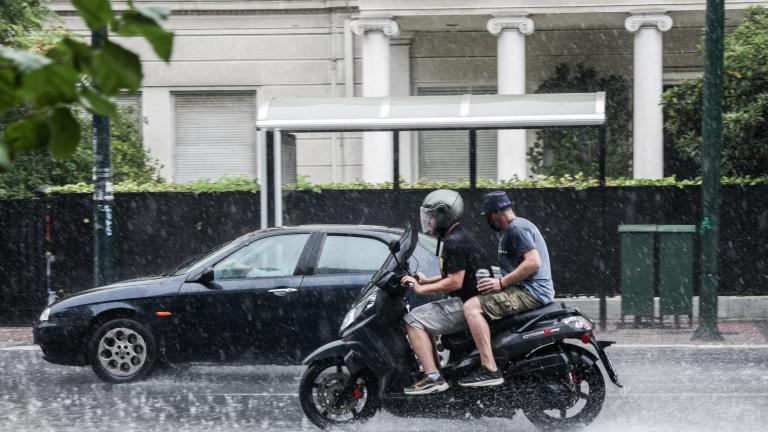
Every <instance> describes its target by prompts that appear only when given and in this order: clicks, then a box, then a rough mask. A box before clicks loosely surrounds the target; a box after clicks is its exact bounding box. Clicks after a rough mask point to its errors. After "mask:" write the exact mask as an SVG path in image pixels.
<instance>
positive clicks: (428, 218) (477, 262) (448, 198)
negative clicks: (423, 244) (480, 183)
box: [401, 189, 504, 395]
mask: <svg viewBox="0 0 768 432" xmlns="http://www.w3.org/2000/svg"><path fill="white" fill-rule="evenodd" d="M463 211H464V202H463V200H462V199H461V196H460V195H459V193H458V192H456V191H452V190H445V189H441V190H436V191H434V192H432V193H430V194H429V195H427V197H426V198H424V201H423V203H422V205H421V226H422V231H423V232H425V233H427V234H431V235H433V236H436V237H438V238H439V239H440V240H441V241H442V242H443V250H442V253H441V256H440V271H441V273H442V274H441V275H438V276H434V277H427V276H425V275H424V274H422V273H419V274H417V277H416V278H414V277H412V276H404V277H403V278H402V280H401V283H402V284H403V286H412V287H413V290H414V292H416V293H417V294H448V295H449V296H450V297H449V298H447V299H443V300H438V301H435V302H431V303H427V304H425V305H422V306H419V307H417V308H414V309H413V310H411V311H410V313H408V314H407V315H406V316H405V318H404V321H405V327H406V331H407V333H408V339H409V340H410V343H411V346H412V348H413V351H414V353H415V354H416V357H417V358H418V360H419V363H421V367H422V369H423V370H424V377H423V378H422V379H420V380H418V381H417V382H416V383H414V384H413V385H412V386H410V387H406V388H405V389H404V390H403V391H404V392H405V393H406V394H412V395H420V394H428V393H435V392H441V391H445V390H447V389H448V387H449V386H448V383H447V382H446V381H445V379H444V378H443V377H442V375H441V374H440V371H439V370H438V368H437V364H436V361H435V356H434V348H433V345H432V337H431V336H430V334H431V335H445V334H451V333H457V332H459V331H462V330H464V329H466V328H467V321H466V319H465V318H464V302H466V301H467V300H469V299H471V298H473V297H475V296H476V295H477V279H476V277H475V274H476V273H477V270H480V269H484V270H486V271H488V272H489V273H488V274H490V266H489V265H488V264H487V263H486V262H485V259H484V258H483V253H482V250H481V248H480V245H479V244H478V243H477V241H476V240H475V239H474V238H473V237H472V236H471V235H470V233H469V232H468V231H467V230H466V229H464V227H462V226H461V225H460V224H459V218H460V217H461V215H462V213H463ZM492 380H494V381H495V382H496V383H497V384H500V383H502V382H503V381H504V380H503V378H502V376H501V373H499V372H497V373H496V376H494V377H492Z"/></svg>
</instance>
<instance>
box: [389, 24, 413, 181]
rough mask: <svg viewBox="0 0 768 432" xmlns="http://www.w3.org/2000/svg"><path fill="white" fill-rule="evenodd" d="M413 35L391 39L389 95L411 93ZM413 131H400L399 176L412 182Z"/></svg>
mask: <svg viewBox="0 0 768 432" xmlns="http://www.w3.org/2000/svg"><path fill="white" fill-rule="evenodd" d="M412 41H413V35H401V36H400V37H398V38H395V39H392V40H391V55H392V74H391V76H390V79H389V93H390V95H391V96H410V95H411V42H412ZM412 139H413V132H401V133H400V177H402V178H404V179H405V181H407V182H413V180H414V179H413V157H412V154H411V153H412V150H411V148H412V142H413V141H412Z"/></svg>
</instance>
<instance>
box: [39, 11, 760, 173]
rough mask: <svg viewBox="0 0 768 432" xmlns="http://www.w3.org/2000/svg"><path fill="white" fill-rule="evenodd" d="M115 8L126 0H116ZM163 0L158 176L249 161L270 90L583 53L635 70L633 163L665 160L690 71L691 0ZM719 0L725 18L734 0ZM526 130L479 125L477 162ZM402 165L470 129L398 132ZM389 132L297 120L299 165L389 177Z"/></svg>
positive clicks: (243, 167) (453, 76)
mask: <svg viewBox="0 0 768 432" xmlns="http://www.w3.org/2000/svg"><path fill="white" fill-rule="evenodd" d="M112 3H113V7H114V8H115V9H117V10H120V9H123V8H125V2H122V1H113V2H112ZM136 3H145V4H158V5H164V6H167V7H169V8H170V9H171V10H172V11H173V14H172V16H171V18H170V20H169V21H168V23H167V25H166V27H167V28H169V29H171V30H173V31H175V33H176V38H175V48H174V53H173V59H172V62H171V63H170V64H166V63H164V62H163V61H161V60H159V59H158V58H157V57H156V56H154V54H153V53H152V51H151V49H150V48H149V47H148V46H147V45H146V44H145V43H144V42H143V41H140V40H136V39H130V38H129V39H125V38H122V39H120V38H114V39H115V40H117V41H118V42H119V43H122V44H124V45H126V46H129V47H130V48H132V49H135V50H137V51H138V52H139V53H140V55H141V58H142V63H143V67H144V74H145V79H144V85H143V88H142V89H141V92H140V94H139V95H135V96H126V97H125V100H124V101H123V103H128V104H134V105H135V106H136V107H137V109H138V111H139V113H140V118H141V128H142V133H143V142H144V145H145V146H146V147H147V148H148V149H149V150H150V151H151V153H152V155H153V157H155V158H157V159H158V160H159V161H160V163H161V164H162V166H163V168H162V174H163V176H164V177H165V178H166V179H168V180H170V181H177V182H185V181H191V180H195V179H201V178H218V177H221V176H225V175H245V176H254V177H255V176H256V170H257V167H258V166H259V165H258V163H257V160H256V155H257V154H258V152H257V151H256V149H255V145H256V138H255V131H254V127H253V122H254V119H255V116H256V110H257V106H258V104H259V103H261V102H263V101H266V100H268V99H269V98H272V97H313V96H314V97H329V96H346V97H359V96H387V95H393V96H402V95H446V94H464V93H472V94H484V93H485V94H487V93H499V94H520V93H526V92H533V91H535V90H536V88H537V87H538V86H539V84H540V83H541V82H542V81H543V80H545V79H547V78H548V77H549V76H551V75H552V73H553V71H554V68H555V66H556V65H558V64H562V63H565V64H573V65H575V64H577V63H584V64H587V65H590V66H593V67H595V68H596V69H597V70H598V71H600V72H601V73H605V74H618V75H621V76H624V77H626V78H627V79H628V80H630V82H631V83H632V86H633V95H632V101H633V102H632V103H633V110H634V111H633V115H634V122H633V146H634V149H633V175H634V176H635V177H638V178H658V177H661V176H663V175H664V162H663V161H664V159H663V139H662V133H663V118H662V112H661V108H660V106H659V101H660V95H661V93H662V91H663V89H664V88H665V86H671V85H675V84H678V83H680V82H681V81H682V80H684V79H686V78H692V77H696V76H698V75H700V74H701V73H702V71H703V56H702V55H701V53H700V52H699V50H698V48H697V46H698V45H699V44H700V43H701V41H702V34H703V25H704V11H705V6H706V1H703V0H667V1H662V0H653V1H647V2H639V1H633V0H595V1H592V2H583V1H573V0H536V1H531V0H520V1H500V0H473V1H468V0H425V1H413V0H411V1H406V0H357V1H354V0H353V1H340V0H339V1H336V0H327V1H320V0H283V1H278V0H255V1H247V0H195V1H180V0H166V1H163V0H144V1H136ZM765 3H766V2H759V1H752V0H732V1H728V2H727V3H726V9H727V10H726V31H728V30H729V29H732V28H733V27H734V26H736V25H738V24H739V22H740V21H741V20H742V19H743V17H744V14H745V9H746V8H747V7H750V6H754V5H761V4H765ZM52 7H53V8H54V9H55V10H56V11H57V12H59V14H60V15H61V17H62V20H63V21H64V23H65V24H66V25H67V26H68V27H70V28H71V29H73V30H74V31H76V32H82V33H83V34H87V30H86V28H85V26H84V25H83V24H82V23H81V22H80V21H79V19H78V18H77V17H75V16H74V14H73V11H72V8H71V6H70V4H69V1H68V0H53V1H52ZM534 138H535V135H534V133H533V132H532V131H524V130H509V131H499V132H498V133H497V132H496V131H481V132H480V133H478V175H479V176H480V177H484V178H495V179H507V178H511V177H514V176H526V175H528V174H529V168H528V166H527V162H526V149H527V147H528V146H530V145H531V143H532V141H533V140H534ZM400 141H401V151H400V158H401V159H400V167H401V168H400V169H401V173H403V176H404V177H405V178H406V179H407V180H414V179H418V178H430V179H455V178H458V177H463V178H466V177H467V175H468V172H467V171H468V168H467V161H466V159H467V158H466V155H467V152H466V151H465V149H466V148H467V145H468V144H467V134H465V133H462V132H455V131H432V132H408V133H403V134H402V135H401V140H400ZM391 146H392V143H391V136H390V135H388V134H381V133H373V132H371V133H365V134H359V133H357V134H355V133H345V134H341V133H338V134H302V135H299V136H298V137H297V145H296V154H295V167H296V173H297V174H298V175H305V176H308V177H309V179H310V180H311V181H313V182H315V183H325V182H349V181H355V180H358V179H360V180H365V181H369V182H380V181H387V180H389V179H391V173H392V171H391V170H392V150H391Z"/></svg>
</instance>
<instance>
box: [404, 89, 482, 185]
mask: <svg viewBox="0 0 768 432" xmlns="http://www.w3.org/2000/svg"><path fill="white" fill-rule="evenodd" d="M495 93H496V89H494V88H490V87H481V88H468V87H450V88H429V87H427V88H421V89H419V91H418V94H419V96H440V95H461V94H495ZM419 177H422V178H426V179H429V180H457V179H459V178H462V179H469V131H465V130H457V131H441V130H437V131H421V132H419ZM477 177H478V178H485V179H492V180H495V179H496V131H495V130H479V131H477Z"/></svg>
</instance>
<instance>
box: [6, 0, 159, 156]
mask: <svg viewBox="0 0 768 432" xmlns="http://www.w3.org/2000/svg"><path fill="white" fill-rule="evenodd" d="M71 1H72V4H73V5H74V6H75V8H76V9H77V12H78V13H79V15H80V16H81V17H82V18H83V19H84V20H85V22H86V24H87V25H88V27H89V28H90V29H91V30H92V31H98V30H100V29H102V28H108V29H109V30H110V31H112V32H113V33H116V34H118V35H120V36H129V37H130V36H140V37H143V38H145V39H146V40H147V41H148V42H149V43H150V45H151V46H152V47H153V48H154V51H155V53H156V54H157V55H158V56H159V57H160V58H162V59H163V60H165V61H168V60H169V59H170V56H171V49H172V43H173V34H172V33H170V32H167V31H165V30H164V29H163V28H162V26H161V24H160V23H161V21H162V20H164V19H166V18H167V16H168V14H169V12H168V10H166V9H164V8H160V7H156V6H144V5H136V4H134V3H133V2H132V1H128V10H126V11H124V12H123V13H121V14H119V15H118V14H116V13H114V12H113V11H112V7H111V5H110V2H109V0H71ZM9 2H10V5H9V7H8V8H5V9H8V10H6V11H4V12H3V19H5V20H8V22H12V23H14V25H15V26H17V28H15V29H14V30H12V31H9V32H8V33H7V37H8V40H9V41H11V40H14V41H17V43H16V44H15V45H5V44H3V45H2V46H0V127H2V129H3V131H2V132H3V134H2V135H0V169H7V168H8V167H9V166H10V163H11V161H12V160H13V159H14V158H17V157H19V155H21V154H22V153H23V152H25V151H34V150H38V149H48V150H49V152H50V153H51V155H53V156H54V157H58V158H63V157H67V156H70V155H72V154H74V153H75V152H76V151H77V148H78V143H80V142H81V135H82V131H83V130H82V128H81V125H80V121H79V120H78V118H77V116H76V115H75V114H74V110H76V109H77V108H80V107H82V108H84V109H86V110H88V111H89V112H91V113H93V114H100V115H108V116H113V115H115V114H116V113H117V108H116V105H115V102H114V97H115V96H117V95H118V94H119V93H120V92H122V91H129V92H135V91H137V90H138V89H139V87H140V85H141V80H142V78H143V75H142V71H141V63H140V61H139V57H138V55H136V54H135V53H133V52H131V51H129V50H127V49H125V48H123V47H122V46H120V45H119V44H116V43H114V42H111V41H105V42H104V44H103V46H100V47H94V46H91V45H89V44H86V43H84V42H83V41H81V40H79V39H78V38H76V37H74V36H72V35H69V34H65V35H63V37H61V39H59V40H58V41H56V42H55V43H53V44H52V45H51V46H49V47H42V48H43V49H44V52H43V53H42V54H41V53H37V52H35V51H34V50H31V49H25V48H29V46H28V44H27V45H25V44H23V43H18V41H19V40H20V39H19V37H18V36H19V34H20V33H23V32H24V31H25V30H26V29H40V28H41V27H42V21H43V20H44V17H45V15H44V12H40V11H39V7H38V8H31V7H30V6H31V5H32V4H35V5H37V6H39V5H40V2H39V1H33V2H20V1H17V0H9ZM24 3H26V5H24ZM4 37H6V36H4Z"/></svg>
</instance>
